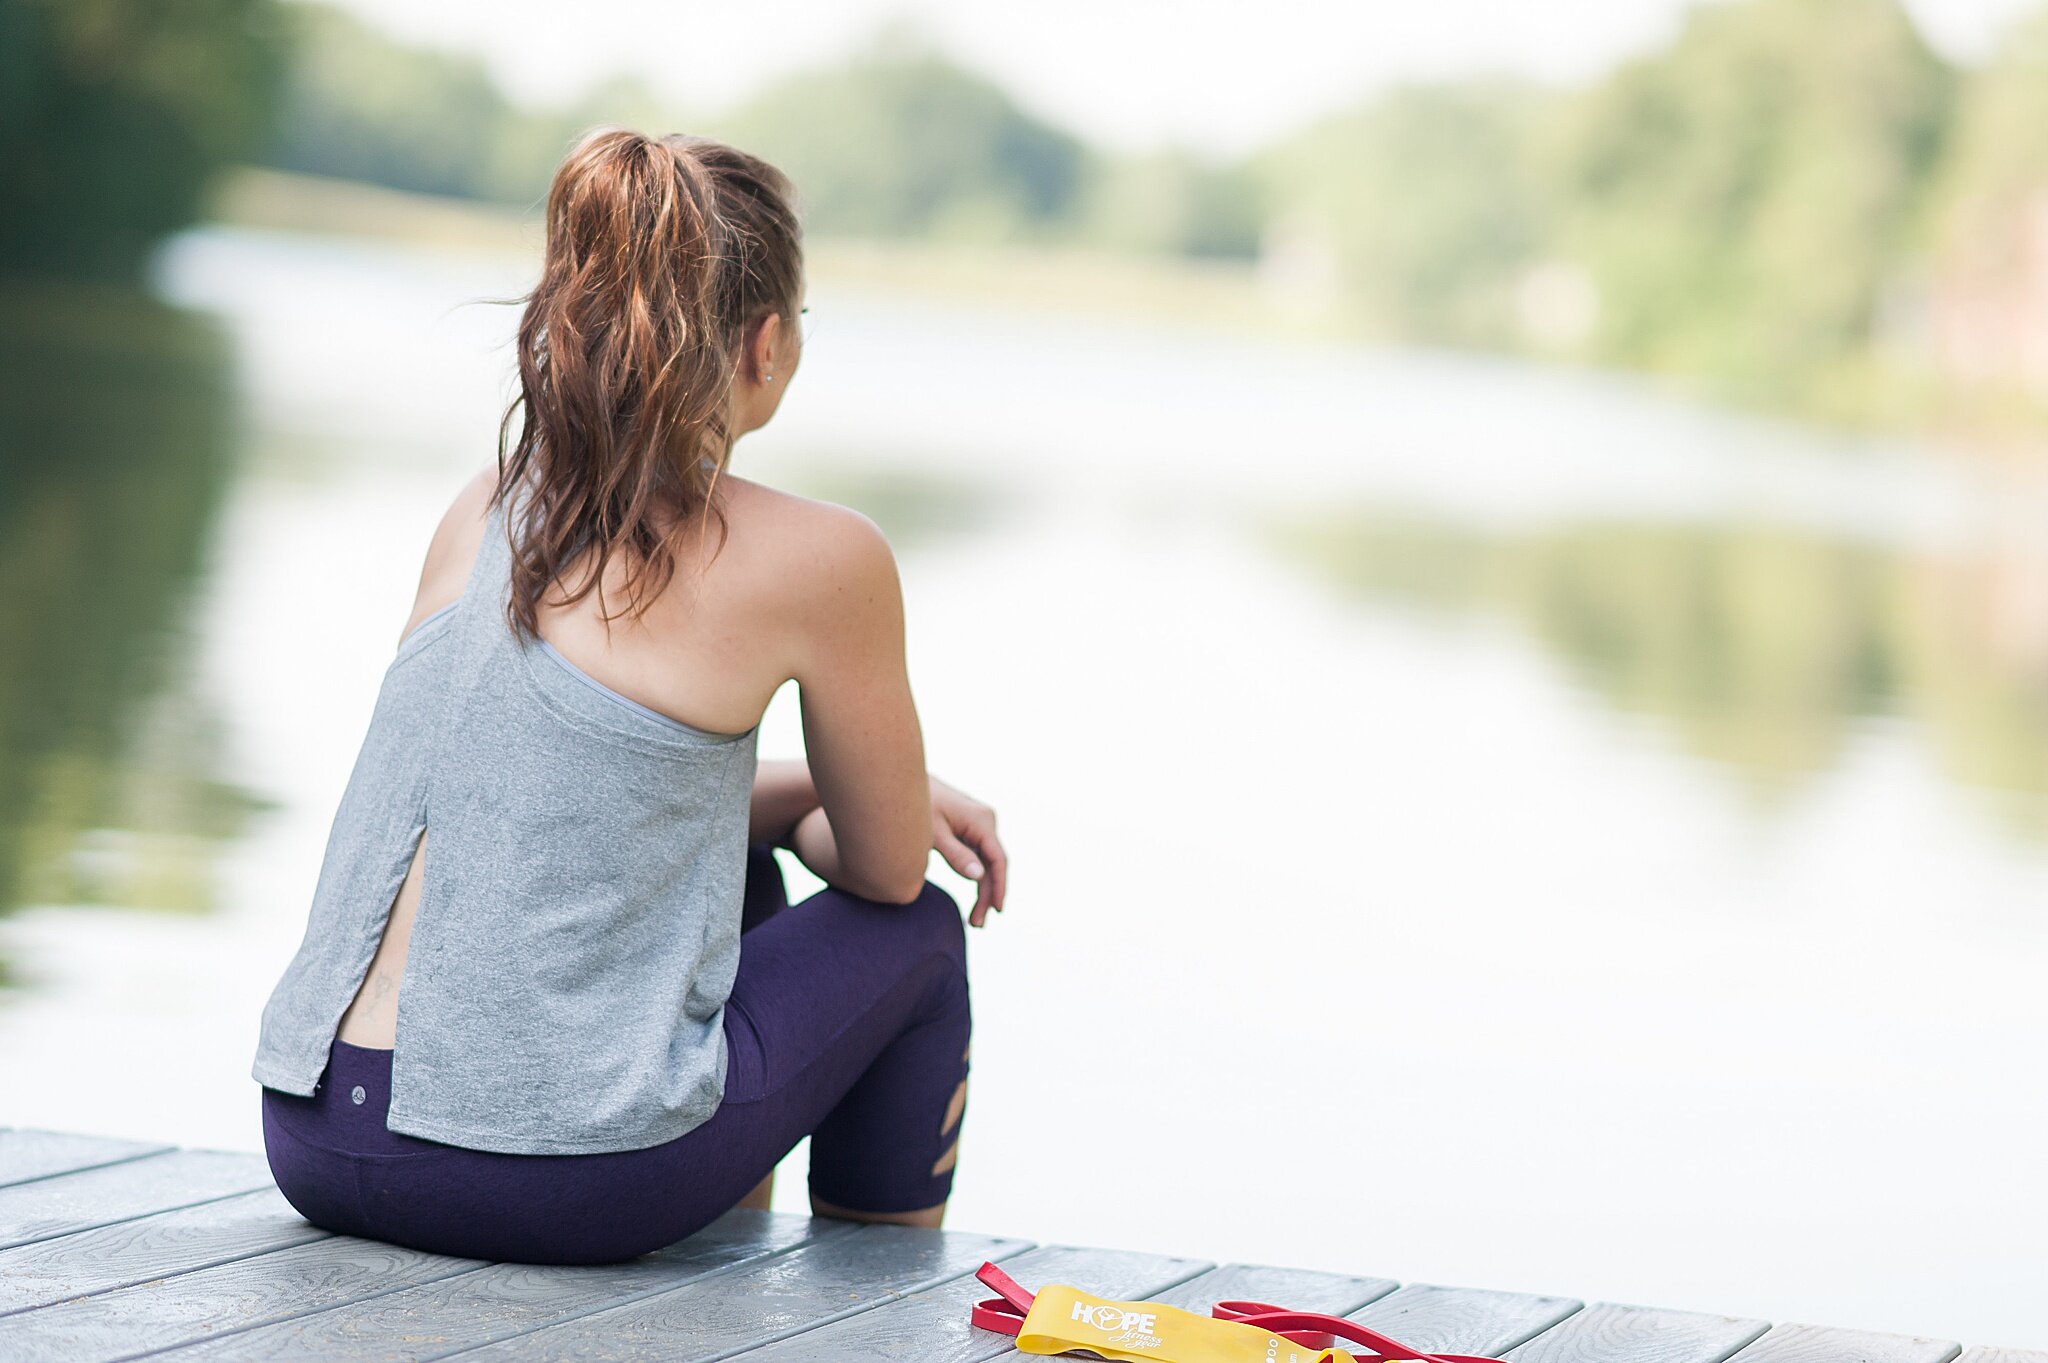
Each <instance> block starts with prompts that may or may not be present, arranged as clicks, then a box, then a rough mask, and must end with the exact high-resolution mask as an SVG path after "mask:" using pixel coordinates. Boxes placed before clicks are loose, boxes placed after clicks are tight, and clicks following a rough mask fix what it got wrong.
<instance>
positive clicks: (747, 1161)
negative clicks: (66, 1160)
mask: <svg viewBox="0 0 2048 1363" xmlns="http://www.w3.org/2000/svg"><path fill="white" fill-rule="evenodd" d="M969 1031H970V1018H969V1011H968V996H967V947H966V933H965V931H964V929H963V927H962V924H961V918H960V907H959V905H958V904H957V903H955V902H954V900H953V897H952V896H951V895H950V894H948V893H947V892H946V891H945V890H943V889H941V888H940V887H939V886H937V885H934V884H931V883H930V882H927V883H926V884H925V887H924V891H923V893H922V894H920V895H919V896H918V898H917V900H916V902H914V903H911V904H883V903H877V902H875V901H873V900H868V899H862V898H860V897H859V896H857V895H852V894H848V893H846V892H845V891H843V890H836V889H831V888H827V889H823V890H820V891H819V892H818V893H816V894H814V895H812V896H811V897H810V898H808V899H805V900H804V901H803V902H801V903H799V904H794V905H792V904H790V903H789V902H788V899H787V895H786V891H785V889H784V885H783V879H782V868H781V867H780V866H779V865H778V864H777V863H776V860H775V856H774V854H773V852H771V851H770V850H769V849H767V848H766V847H755V848H753V849H751V851H750V853H749V855H748V861H747V902H746V910H745V914H744V917H743V919H742V929H741V937H740V963H739V972H738V975H737V977H736V978H735V980H734V982H733V990H732V996H731V998H730V999H728V1000H727V1002H726V1007H725V1039H726V1046H727V1070H726V1084H725V1097H724V1101H723V1102H722V1103H721V1104H720V1105H719V1107H718V1110H717V1111H716V1112H714V1113H713V1114H712V1115H711V1116H710V1118H708V1119H707V1120H706V1121H704V1122H703V1123H702V1124H701V1125H699V1126H696V1127H694V1128H692V1129H691V1130H689V1131H686V1132H684V1133H683V1134H682V1135H680V1136H678V1137H676V1138H675V1139H674V1140H671V1141H667V1142H664V1143H663V1144H660V1145H654V1146H648V1147H646V1148H644V1149H639V1150H622V1151H612V1152H606V1153H603V1154H594V1155H510V1154H503V1153H498V1152H495V1151H485V1150H471V1149H468V1148H466V1147H463V1146H455V1145H443V1144H441V1143H440V1142H438V1141H430V1140H424V1139H422V1138H420V1137H417V1136H408V1135H405V1134H403V1133H400V1132H396V1131H391V1130H388V1129H387V1128H386V1127H385V1125H384V1121H385V1113H386V1109H387V1106H388V1104H389V1102H390V1098H391V1052H390V1051H389V1050H382V1049H372V1048H368V1047H363V1046H353V1045H350V1044H349V1043H348V1042H346V1041H343V1040H341V1039H340V1038H338V1037H337V1038H336V1039H335V1040H334V1042H333V1045H332V1047H331V1048H330V1051H329V1055H328V1062H327V1068H326V1070H325V1071H324V1072H323V1073H322V1075H321V1078H320V1084H319V1087H318V1088H317V1089H316V1090H315V1092H314V1094H313V1096H312V1097H310V1098H302V1097H299V1096H297V1095H295V1094H287V1093H281V1092H279V1091H277V1090H275V1089H272V1088H268V1087H266V1088H264V1089H263V1141H264V1147H265V1149H266V1151H267V1153H268V1155H269V1158H270V1169H271V1173H272V1174H273V1175H274V1176H275V1177H276V1179H277V1186H278V1188H279V1189H280V1190H281V1191H282V1192H283V1193H284V1195H285V1197H286V1199H287V1200H288V1201H290V1203H291V1204H292V1206H294V1207H296V1208H297V1209H298V1211H299V1213H300V1214H301V1215H302V1216H304V1217H305V1218H306V1219H307V1220H308V1221H311V1222H313V1223H314V1224H315V1225H318V1226H324V1227H326V1228H327V1229H329V1230H334V1231H339V1232H341V1233H342V1234H345V1235H359V1236H365V1237H368V1238H371V1239H376V1240H384V1241H388V1242H391V1243H395V1244H401V1245H407V1246H410V1247H412V1248H414V1249H421V1250H427V1251H430V1252H432V1253H437V1254H452V1255H456V1256H459V1257H462V1258H474V1259H490V1260H501V1261H502V1260H510V1261H514V1262H519V1263H535V1264H592V1263H612V1262H616V1261H618V1260H621V1259H630V1258H632V1257H634V1256H635V1255H639V1254H644V1253H646V1252H648V1251H649V1250H653V1249H658V1248H660V1247H661V1246H663V1245H668V1244H672V1243H674V1242H675V1241H677V1240H680V1239H682V1238H684V1237H685V1236H687V1235H690V1234H692V1233H694V1232H695V1231H697V1230H700V1229H702V1228H703V1227H704V1226H706V1225H708V1224H710V1223H711V1222H712V1221H713V1220H715V1219H717V1218H718V1217H719V1216H720V1215H721V1214H723V1213H724V1212H726V1211H728V1210H730V1209H731V1208H732V1207H733V1206H734V1205H735V1204H736V1203H738V1202H739V1200H740V1199H741V1198H742V1197H744V1196H746V1194H747V1192H748V1191H749V1190H750V1189H752V1188H753V1187H754V1186H755V1185H756V1184H758V1183H759V1182H760V1181H761V1180H762V1179H763V1178H765V1177H767V1175H768V1174H769V1172H770V1171H771V1170H773V1169H774V1168H775V1166H776V1165H777V1164H778V1163H779V1162H780V1161H781V1160H782V1157H783V1156H785V1155H787V1154H788V1153H789V1152H790V1150H791V1149H793V1148H794V1147H795V1145H796V1143H797V1142H798V1141H800V1140H801V1139H803V1138H804V1137H805V1136H809V1137H810V1138H811V1169H810V1189H811V1192H812V1194H813V1195H814V1196H816V1197H818V1198H820V1199H822V1200H824V1201H826V1202H829V1203H833V1204H835V1205H837V1206H839V1207H844V1208H846V1209H848V1210H851V1211H863V1212H901V1211H911V1210H914V1209H917V1208H921V1207H930V1206H935V1205H937V1204H938V1203H940V1202H944V1201H945V1200H946V1199H947V1198H948V1197H949V1196H950V1195H951V1193H952V1188H953V1168H952V1162H951V1161H950V1160H945V1164H946V1167H945V1168H944V1169H943V1170H942V1171H940V1172H938V1173H934V1172H932V1169H933V1166H934V1165H935V1164H938V1163H940V1162H941V1161H942V1160H944V1157H945V1156H946V1153H947V1151H948V1149H949V1148H950V1147H951V1146H952V1145H953V1143H954V1141H955V1140H957V1139H958V1137H959V1134H960V1125H959V1122H960V1119H962V1118H963V1117H964V1106H963V1108H962V1110H961V1111H960V1112H954V1111H953V1110H952V1103H953V1101H954V1096H955V1091H956V1089H958V1088H959V1086H960V1085H961V1084H962V1083H963V1082H964V1081H965V1079H966V1077H967V1070H968V1062H967V1050H968V1037H969ZM358 1091H360V1092H361V1093H362V1095H363V1096H362V1097H361V1098H360V1099H357V1098H355V1097H354V1095H355V1094H356V1093H357V1092H358ZM949 1116H952V1117H954V1118H955V1121H954V1123H953V1124H951V1125H947V1124H946V1119H947V1118H948V1117H949Z"/></svg>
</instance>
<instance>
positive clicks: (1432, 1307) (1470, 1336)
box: [1346, 1283, 1580, 1354]
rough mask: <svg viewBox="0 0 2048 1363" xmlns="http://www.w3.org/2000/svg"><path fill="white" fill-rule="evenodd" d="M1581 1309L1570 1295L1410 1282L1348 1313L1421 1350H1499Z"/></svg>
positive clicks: (1530, 1337)
mask: <svg viewBox="0 0 2048 1363" xmlns="http://www.w3.org/2000/svg"><path fill="white" fill-rule="evenodd" d="M1579 1307H1580V1303H1578V1302H1576V1301H1574V1300H1572V1299H1571V1298H1569V1297H1541V1296H1533V1295H1531V1294H1529V1293H1526V1292H1487V1291H1483V1290H1481V1289H1479V1288H1476V1287H1438V1286H1435V1285H1433V1284H1430V1283H1410V1284H1408V1286H1406V1287H1404V1288H1402V1289H1401V1290H1400V1291H1398V1292H1394V1293H1391V1294H1389V1295H1388V1296H1385V1297H1382V1298H1380V1299H1379V1300H1378V1301H1376V1302H1373V1303H1372V1304H1371V1305H1370V1306H1367V1307H1366V1308H1365V1309H1363V1310H1360V1311H1351V1312H1347V1313H1346V1314H1348V1315H1349V1316H1350V1317H1351V1318H1352V1319H1353V1320H1356V1321H1359V1322H1361V1323H1362V1324H1365V1325H1370V1326H1371V1327H1372V1328H1373V1329H1375V1330H1378V1331H1379V1332H1380V1333H1381V1334H1383V1335H1389V1336H1391V1337H1393V1338H1395V1339H1398V1340H1400V1341H1401V1342H1402V1343H1403V1344H1412V1345H1414V1346H1415V1347H1416V1348H1418V1349H1421V1350H1423V1351H1424V1352H1428V1353H1434V1352H1437V1351H1442V1352H1444V1353H1455V1354H1499V1353H1505V1352H1506V1351H1507V1350H1509V1349H1512V1348H1514V1347H1515V1346H1516V1345H1517V1344H1522V1343H1525V1342H1527V1341H1528V1340H1530V1339H1533V1338H1535V1336H1537V1335H1538V1334H1541V1333H1542V1332H1543V1331H1545V1330H1548V1329H1549V1328H1551V1327H1552V1326H1553V1325H1556V1324H1557V1323H1558V1322H1559V1321H1561V1320H1564V1319H1565V1318H1567V1317H1568V1316H1570V1315H1571V1314H1572V1313H1573V1312H1575V1311H1577V1310H1578V1309H1579Z"/></svg>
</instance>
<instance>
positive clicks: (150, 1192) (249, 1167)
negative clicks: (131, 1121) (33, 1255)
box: [0, 1150, 276, 1249]
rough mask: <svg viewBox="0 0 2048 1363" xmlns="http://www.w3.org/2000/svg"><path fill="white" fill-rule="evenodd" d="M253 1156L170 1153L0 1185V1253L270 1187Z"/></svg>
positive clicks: (260, 1161) (267, 1172)
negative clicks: (31, 1243)
mask: <svg viewBox="0 0 2048 1363" xmlns="http://www.w3.org/2000/svg"><path fill="white" fill-rule="evenodd" d="M275 1186H276V1183H275V1181H274V1180H273V1179H272V1178H271V1176H270V1166H269V1165H268V1163H267V1162H266V1161H265V1160H264V1158H263V1156H261V1155H253V1154H243V1153H240V1152H238V1151H229V1150H170V1151H166V1152H165V1153H163V1154H160V1155H145V1156H143V1157H142V1158H140V1159H131V1160H123V1161H122V1162H121V1163H119V1164H103V1165H99V1166H97V1167H95V1168H91V1169H81V1170H78V1171H77V1172H75V1173H69V1174H57V1175H55V1176H53V1177H50V1178H39V1179H34V1180H31V1181H30V1182H27V1183H12V1184H9V1185H7V1186H6V1187H4V1188H0V1249H4V1248H6V1247H8V1246H10V1245H23V1244H27V1243H28V1242H29V1241H31V1240H47V1239H49V1238H50V1237H51V1236H53V1235H69V1234H70V1233H71V1232H73V1231H81V1230H89V1229H91V1228H92V1227H94V1226H105V1225H109V1224H111V1223H113V1222H115V1221H126V1220H128V1219H130V1218H131V1217H137V1216H147V1215H149V1214H150V1213H151V1212H161V1211H169V1210H170V1209H171V1208H173V1207H189V1206H192V1205H193V1204H195V1203H199V1202H211V1201H213V1200H214V1199H215V1198H217V1197H229V1196H232V1195H233V1194H235V1193H249V1192H255V1191H257V1190H258V1189H261V1188H270V1187H275Z"/></svg>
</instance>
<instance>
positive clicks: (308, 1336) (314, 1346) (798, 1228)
mask: <svg viewBox="0 0 2048 1363" xmlns="http://www.w3.org/2000/svg"><path fill="white" fill-rule="evenodd" d="M854 1229H855V1227H854V1225H853V1223H852V1222H849V1221H827V1220H814V1219H813V1218H811V1217H808V1216H792V1215H789V1214H788V1213H778V1212H761V1211H750V1210H745V1209H739V1210H734V1211H730V1212H727V1213H726V1214H725V1215H724V1216H722V1217H720V1218H719V1219H718V1220H717V1221H714V1222H713V1223H712V1224H711V1225H709V1226H707V1227H705V1228H704V1229H703V1230H701V1231H699V1232H697V1234H695V1235H692V1236H690V1237H689V1238H688V1239H685V1240H680V1241H678V1242H676V1243H675V1244H673V1245H669V1246H667V1247H666V1248H663V1249H660V1250H656V1251H655V1252H653V1253H652V1254H647V1255H643V1256H641V1257H640V1258H637V1259H630V1260H627V1261H626V1262H624V1263H620V1264H598V1265H590V1266H587V1267H586V1266H579V1267H560V1268H555V1267H547V1266H544V1265H535V1264H510V1263H507V1264H491V1265H489V1266H488V1267H485V1268H479V1269H476V1270H474V1271H472V1272H468V1273H461V1274H457V1275H456V1276H454V1277H452V1278H441V1279H437V1280H436V1281H434V1282H429V1283H421V1284H420V1285H419V1286H417V1287H408V1288H403V1289H401V1290H399V1291H397V1292H388V1293H385V1294H384V1295H382V1296H379V1297H372V1298H370V1299H369V1300H367V1301H358V1302H351V1303H349V1304H347V1305H343V1306H337V1307H333V1308H330V1309H328V1310H325V1311H322V1312H319V1313H318V1314H317V1315H311V1316H300V1317H297V1318H296V1319H293V1320H285V1321H278V1322H277V1323H275V1324H272V1325H262V1326H258V1327H257V1328H255V1329H253V1330H244V1331H241V1332H239V1333H236V1334H232V1335H221V1336H217V1337H215V1338H213V1339H210V1340H206V1341H204V1342H201V1343H199V1344H193V1345H188V1346H183V1347H179V1348H174V1349H170V1350H166V1351H164V1352H162V1353H155V1354H151V1355H149V1357H150V1358H152V1359H165V1360H173V1359H174V1360H176V1363H199V1360H201V1359H205V1360H208V1361H209V1363H223V1360H230V1359H233V1360H248V1359H288V1358H318V1359H323V1360H362V1361H364V1363H367V1360H386V1361H388V1363H412V1360H423V1359H432V1358H441V1357H444V1356H445V1355H448V1354H451V1353H456V1352H459V1351H460V1350H463V1349H467V1348H473V1347H475V1346H476V1345H479V1344H488V1343H491V1342H492V1341H494V1340H500V1339H508V1338H511V1337H513V1336H516V1335H521V1334H524V1333H526V1332H527V1331H529V1330H533V1329H537V1328H538V1327H540V1326H543V1325H549V1324H553V1323H554V1322H556V1321H562V1320H569V1319H573V1318H575V1317H577V1316H582V1315H588V1314H589V1313H591V1312H593V1311H599V1310H603V1309H605V1308H606V1307H611V1306H619V1305H623V1304H624V1303H626V1302H628V1301H632V1300H634V1299H635V1298H638V1297H643V1296H647V1295H648V1294H650V1293H654V1292H660V1291H665V1290H666V1289H668V1288H671V1287H676V1286H679V1285H681V1284H683V1283H686V1282H690V1281H692V1280H694V1279H697V1278H703V1277H707V1276H709V1275H711V1274H714V1273H718V1272H721V1271H723V1270H726V1269H730V1268H732V1267H733V1266H735V1265H737V1264H743V1263H748V1262H751V1261H753V1260H757V1259H765V1258H767V1257H768V1256H770V1255H774V1254H780V1253H782V1252H783V1251H785V1250H789V1249H793V1248H795V1247H797V1246H798V1245H802V1244H807V1243H809V1242H811V1241H813V1240H818V1239H821V1238H823V1237H825V1236H830V1235H845V1234H850V1233H851V1232H852V1231H853V1230H854Z"/></svg>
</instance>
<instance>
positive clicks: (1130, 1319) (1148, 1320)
mask: <svg viewBox="0 0 2048 1363" xmlns="http://www.w3.org/2000/svg"><path fill="white" fill-rule="evenodd" d="M1074 1319H1075V1320H1078V1321H1081V1322H1083V1323H1084V1324H1087V1325H1092V1326H1094V1327H1095V1328H1096V1329H1098V1330H1100V1331H1102V1332H1103V1333H1104V1334H1106V1335H1108V1336H1109V1340H1108V1341H1107V1342H1109V1343H1112V1344H1123V1345H1128V1346H1129V1347H1131V1348H1133V1349H1155V1348H1157V1347H1159V1345H1160V1344H1161V1343H1162V1342H1163V1341H1162V1340H1161V1339H1160V1338H1159V1336H1158V1334H1156V1333H1155V1331H1156V1329H1157V1327H1158V1324H1159V1316H1158V1314H1157V1313H1155V1312H1152V1311H1126V1310H1124V1309H1123V1308H1122V1307H1121V1306H1105V1305H1103V1304H1102V1303H1100V1302H1090V1301H1086V1300H1082V1301H1076V1302H1075V1303H1074Z"/></svg>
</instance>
